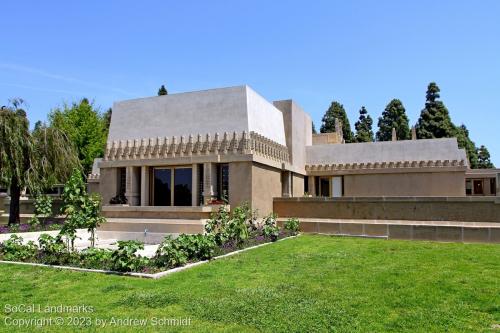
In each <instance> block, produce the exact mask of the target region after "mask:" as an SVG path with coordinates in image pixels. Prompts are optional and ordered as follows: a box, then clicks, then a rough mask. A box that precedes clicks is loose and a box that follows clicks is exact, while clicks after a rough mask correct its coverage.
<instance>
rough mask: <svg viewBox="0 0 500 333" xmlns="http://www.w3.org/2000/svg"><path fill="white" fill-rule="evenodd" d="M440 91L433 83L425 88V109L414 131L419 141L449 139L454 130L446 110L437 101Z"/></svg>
mask: <svg viewBox="0 0 500 333" xmlns="http://www.w3.org/2000/svg"><path fill="white" fill-rule="evenodd" d="M439 92H440V89H439V87H438V85H437V84H436V83H435V82H431V83H429V85H428V86H427V93H426V102H425V108H424V109H423V110H422V111H421V113H420V118H419V119H418V122H417V125H416V126H415V127H416V130H417V137H418V138H419V139H433V138H451V137H454V136H455V135H456V128H455V126H454V125H453V123H452V122H451V118H450V114H449V112H448V109H447V108H446V106H445V105H444V104H443V102H442V101H440V100H438V99H439V97H440V95H439Z"/></svg>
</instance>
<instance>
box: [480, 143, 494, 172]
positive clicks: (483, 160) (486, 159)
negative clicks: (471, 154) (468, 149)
mask: <svg viewBox="0 0 500 333" xmlns="http://www.w3.org/2000/svg"><path fill="white" fill-rule="evenodd" d="M477 157H478V164H477V167H478V169H492V168H494V167H495V166H494V165H493V163H491V160H490V152H489V151H488V149H487V148H486V147H485V146H481V147H480V148H479V149H478V150H477Z"/></svg>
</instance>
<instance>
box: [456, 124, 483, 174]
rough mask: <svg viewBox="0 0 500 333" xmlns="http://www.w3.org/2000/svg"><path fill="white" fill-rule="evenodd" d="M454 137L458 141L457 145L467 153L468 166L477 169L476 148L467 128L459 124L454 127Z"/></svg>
mask: <svg viewBox="0 0 500 333" xmlns="http://www.w3.org/2000/svg"><path fill="white" fill-rule="evenodd" d="M456 137H457V142H458V147H459V148H463V149H465V152H466V153H467V159H468V160H469V167H470V168H471V169H477V167H478V156H477V148H476V144H475V143H474V141H472V140H471V139H470V137H469V130H468V129H467V127H465V125H463V124H462V125H460V126H458V127H457V128H456Z"/></svg>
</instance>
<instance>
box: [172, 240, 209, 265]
mask: <svg viewBox="0 0 500 333" xmlns="http://www.w3.org/2000/svg"><path fill="white" fill-rule="evenodd" d="M174 242H177V243H178V247H179V249H181V250H183V251H184V253H186V256H187V259H188V260H193V259H199V260H206V259H210V258H212V257H213V255H214V250H215V246H216V244H215V241H214V238H213V236H211V235H199V234H198V235H186V234H182V235H179V237H178V238H177V239H175V240H174Z"/></svg>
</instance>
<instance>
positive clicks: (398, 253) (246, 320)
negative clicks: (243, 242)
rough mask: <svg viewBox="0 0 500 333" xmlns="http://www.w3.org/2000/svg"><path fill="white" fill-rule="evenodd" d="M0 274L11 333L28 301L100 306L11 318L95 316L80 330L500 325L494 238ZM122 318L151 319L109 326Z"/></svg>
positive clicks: (5, 268) (277, 249) (276, 250)
mask: <svg viewBox="0 0 500 333" xmlns="http://www.w3.org/2000/svg"><path fill="white" fill-rule="evenodd" d="M0 276H1V277H2V280H1V282H0V305H1V306H2V311H1V312H0V313H1V314H0V316H1V318H0V320H1V322H0V330H2V331H6V332H7V331H8V332H15V331H16V329H14V328H13V327H7V326H6V322H5V320H6V318H7V317H6V314H5V311H6V307H5V305H8V306H12V305H20V304H37V305H38V304H40V306H41V307H42V309H43V308H44V307H45V306H46V305H51V306H57V305H60V304H62V305H87V306H91V307H93V308H94V312H92V313H79V314H68V313H66V314H57V313H56V314H45V313H39V312H36V313H34V314H30V313H16V314H11V315H10V318H11V319H28V318H33V317H35V318H48V317H54V318H55V317H65V318H69V317H90V318H91V321H92V323H93V325H94V326H91V327H87V329H81V328H80V329H79V331H82V330H83V331H95V330H96V327H95V319H96V318H98V319H101V320H107V322H108V327H107V329H106V328H105V329H104V331H113V332H114V331H118V332H126V331H132V330H134V329H135V330H139V331H197V332H198V331H202V332H213V331H224V332H257V331H268V332H312V331H325V332H326V331H330V332H331V331H338V332H353V331H362V332H401V331H418V332H434V331H439V332H442V331H456V332H464V331H489V330H491V329H492V327H494V325H500V246H499V245H493V244H455V243H432V242H416V241H415V242H410V241H393V240H380V239H362V238H341V237H329V236H319V235H303V236H300V237H298V238H295V239H289V240H285V241H282V242H278V243H275V244H271V245H268V246H264V247H261V248H258V249H255V250H251V251H248V252H245V253H242V254H239V255H236V256H233V257H230V258H226V259H222V260H217V261H214V262H211V263H209V264H205V265H201V266H198V267H195V268H192V269H189V270H186V271H183V272H179V273H176V274H173V275H171V276H168V277H166V278H163V279H160V280H145V279H137V278H130V277H119V276H112V275H103V274H96V273H79V272H69V271H61V270H56V269H50V268H34V267H20V266H15V265H7V264H1V265H0ZM112 318H114V319H115V320H116V319H119V318H121V319H123V318H137V319H148V320H149V321H148V322H147V326H146V327H135V328H134V327H132V326H114V327H110V326H109V325H112V324H113V323H112V322H111V320H112ZM153 318H191V325H190V326H183V327H179V326H178V327H172V326H153V325H152V320H153ZM11 319H8V320H11ZM66 320H67V322H66V323H68V322H69V319H66ZM10 323H12V321H10ZM45 329H47V330H48V329H50V331H60V332H68V331H71V330H72V329H74V330H77V327H71V326H67V325H63V326H55V325H53V326H50V327H48V326H45ZM498 330H499V329H493V331H498ZM17 331H19V332H28V331H33V329H26V328H19V329H17ZM38 331H40V330H38Z"/></svg>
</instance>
